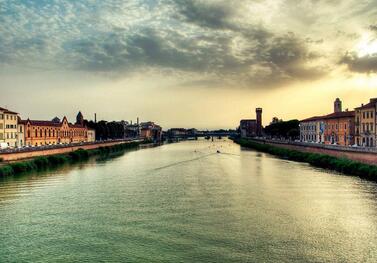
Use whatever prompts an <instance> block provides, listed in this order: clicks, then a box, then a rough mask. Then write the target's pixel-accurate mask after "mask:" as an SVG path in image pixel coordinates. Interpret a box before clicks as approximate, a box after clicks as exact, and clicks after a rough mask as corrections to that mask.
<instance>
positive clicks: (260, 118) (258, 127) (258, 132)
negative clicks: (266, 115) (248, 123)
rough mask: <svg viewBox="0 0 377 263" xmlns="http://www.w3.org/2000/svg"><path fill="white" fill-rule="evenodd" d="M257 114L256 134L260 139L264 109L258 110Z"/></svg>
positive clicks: (256, 110)
mask: <svg viewBox="0 0 377 263" xmlns="http://www.w3.org/2000/svg"><path fill="white" fill-rule="evenodd" d="M255 112H256V114H257V129H256V134H257V136H258V137H260V136H262V108H256V109H255Z"/></svg>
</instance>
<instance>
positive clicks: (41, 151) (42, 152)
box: [0, 139, 141, 163]
mask: <svg viewBox="0 0 377 263" xmlns="http://www.w3.org/2000/svg"><path fill="white" fill-rule="evenodd" d="M140 141H141V140H136V139H133V140H109V141H98V142H90V143H78V144H67V145H50V146H42V147H30V148H22V149H10V150H5V151H0V159H1V160H2V161H3V162H4V163H5V162H12V161H18V160H24V159H30V158H34V157H38V156H48V155H54V154H64V153H69V152H73V151H76V150H78V149H84V150H93V149H97V148H100V147H108V146H113V145H117V144H125V143H132V142H140Z"/></svg>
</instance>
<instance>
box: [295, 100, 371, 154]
mask: <svg viewBox="0 0 377 263" xmlns="http://www.w3.org/2000/svg"><path fill="white" fill-rule="evenodd" d="M376 118H377V98H373V99H370V101H369V103H368V104H366V105H363V104H362V105H361V106H360V107H357V108H355V110H353V111H348V110H345V111H342V102H341V100H340V99H339V98H337V99H336V100H335V102H334V112H333V113H331V114H327V115H323V116H315V117H310V118H307V119H304V120H302V121H300V140H301V141H303V142H313V143H324V144H336V145H342V146H351V145H355V146H363V147H376V145H377V144H376V139H377V132H376V130H377V119H376Z"/></svg>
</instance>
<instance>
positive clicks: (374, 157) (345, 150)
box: [250, 138, 377, 165]
mask: <svg viewBox="0 0 377 263" xmlns="http://www.w3.org/2000/svg"><path fill="white" fill-rule="evenodd" d="M250 140H251V141H255V142H258V143H264V144H270V145H274V146H277V147H281V148H286V149H290V150H297V151H302V152H309V153H320V154H327V155H331V156H335V157H339V158H347V159H350V160H354V161H359V162H362V163H366V164H374V165H377V148H366V147H345V146H338V145H326V144H319V143H305V142H294V141H285V140H270V139H261V138H253V139H250Z"/></svg>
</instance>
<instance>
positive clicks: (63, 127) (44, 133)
mask: <svg viewBox="0 0 377 263" xmlns="http://www.w3.org/2000/svg"><path fill="white" fill-rule="evenodd" d="M19 123H20V124H22V125H23V126H24V137H25V138H24V142H25V145H27V146H42V145H55V144H68V143H80V142H87V141H88V129H87V127H86V126H84V124H83V118H82V115H81V113H79V114H78V115H77V121H76V124H71V123H69V122H68V120H67V118H66V117H64V118H63V120H62V121H60V120H59V119H58V118H54V119H53V120H52V121H37V120H30V119H27V120H19Z"/></svg>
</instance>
